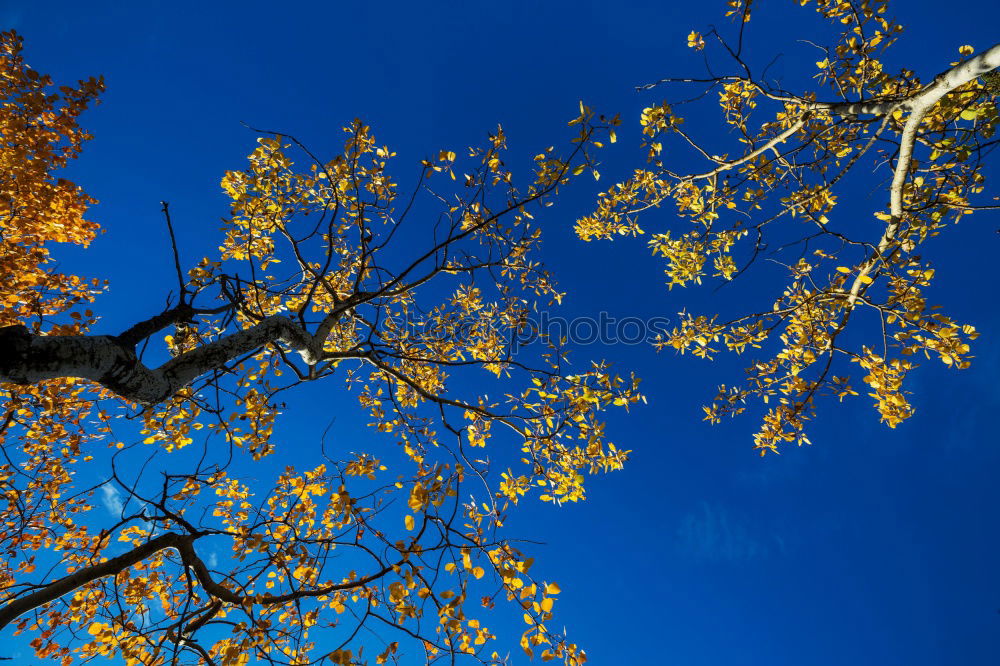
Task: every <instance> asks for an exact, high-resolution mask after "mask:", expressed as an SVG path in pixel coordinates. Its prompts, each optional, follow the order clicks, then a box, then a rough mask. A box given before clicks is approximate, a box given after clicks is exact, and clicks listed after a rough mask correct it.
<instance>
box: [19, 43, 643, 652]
mask: <svg viewBox="0 0 1000 666" xmlns="http://www.w3.org/2000/svg"><path fill="white" fill-rule="evenodd" d="M3 39H4V42H3V44H4V49H5V50H4V52H3V61H2V66H3V68H4V69H3V71H4V78H3V86H4V88H3V104H4V106H3V117H2V123H3V125H2V126H3V133H4V144H3V150H4V153H3V157H2V160H3V163H4V165H5V168H7V169H8V170H9V172H10V174H11V176H10V178H8V179H7V180H5V181H4V182H3V187H4V188H5V189H4V190H3V195H2V196H3V198H2V206H3V212H4V239H3V243H4V244H3V260H2V261H3V267H4V271H5V272H9V273H11V274H14V275H16V281H14V282H7V283H5V284H4V286H3V293H2V301H3V306H2V307H3V310H2V312H3V323H4V324H6V326H5V327H4V328H2V329H0V344H3V345H4V351H5V357H4V358H3V359H2V360H0V376H2V377H3V378H4V379H5V380H6V383H4V384H2V389H0V391H2V396H3V401H4V402H3V416H2V431H0V435H2V438H3V439H2V442H0V444H2V446H3V450H4V453H5V456H6V457H5V459H4V461H3V462H0V483H2V488H3V493H4V502H5V503H4V505H3V506H2V507H0V511H2V522H0V544H2V548H3V554H4V556H3V559H2V561H0V581H2V588H3V591H2V593H0V628H7V630H13V631H14V632H15V633H18V634H20V633H24V632H28V633H29V634H30V635H31V636H32V637H33V638H32V641H31V644H32V646H33V647H34V649H35V653H36V654H37V655H38V656H40V657H51V658H54V659H58V660H61V661H62V662H63V663H64V664H69V663H72V662H73V661H74V659H75V658H83V659H86V658H94V657H97V658H103V659H107V658H112V657H114V658H116V659H121V660H122V661H123V662H124V663H126V664H144V665H150V666H154V665H160V664H219V665H222V666H232V665H237V664H247V663H292V664H308V663H332V664H354V663H369V662H371V663H387V662H392V663H414V660H421V661H426V662H427V663H432V662H436V661H439V660H442V661H447V662H449V663H450V662H451V660H453V659H454V658H456V657H463V658H469V659H472V660H474V661H480V662H483V663H493V662H497V661H498V660H500V659H502V657H501V656H500V652H499V651H498V650H499V648H497V647H496V646H495V645H494V642H495V641H494V640H493V639H494V635H493V632H491V630H490V629H489V626H488V624H487V618H488V617H489V610H490V609H492V608H493V607H494V606H497V605H500V606H506V607H508V608H512V609H514V610H515V612H516V617H518V618H522V617H523V621H524V630H523V635H522V636H521V639H520V643H521V647H522V648H523V650H524V651H525V652H526V653H528V654H538V655H539V656H541V657H542V658H543V659H546V660H548V659H553V658H558V659H561V660H563V661H564V662H565V663H569V664H579V663H582V662H583V661H584V660H585V656H584V653H583V651H582V650H581V649H580V648H579V647H578V646H577V645H576V644H575V643H574V642H572V640H570V639H569V638H567V637H566V636H564V635H563V634H561V633H557V632H556V630H555V625H554V624H553V623H552V621H551V620H552V617H553V615H552V614H553V606H554V603H555V601H556V599H557V595H558V594H559V591H560V588H559V586H558V585H557V584H556V583H554V582H552V581H546V580H539V579H536V578H535V577H534V575H533V573H532V569H531V567H532V562H533V560H532V558H531V557H530V556H528V555H527V554H525V553H523V552H522V551H521V550H520V549H519V548H518V547H515V545H514V544H513V542H511V541H510V539H509V537H507V536H506V535H505V534H504V531H503V524H504V521H505V520H506V517H507V514H508V512H509V511H510V510H511V509H513V508H514V507H515V506H516V505H517V504H519V503H521V502H523V501H525V500H526V499H530V500H531V501H538V500H541V501H547V502H553V503H557V504H558V503H562V502H568V501H572V502H575V501H578V500H581V499H583V498H584V496H585V495H584V481H585V477H586V476H587V475H589V474H593V473H596V472H601V471H610V470H617V469H620V468H621V467H622V465H623V463H624V462H625V460H626V459H627V454H628V452H627V451H624V450H621V449H619V448H617V447H615V445H614V444H612V443H611V442H610V441H607V439H606V438H605V436H604V425H603V423H602V420H601V415H600V413H601V411H602V410H604V409H605V408H606V407H623V406H627V405H629V404H630V403H632V402H635V401H636V400H637V399H639V397H640V396H639V394H638V393H637V392H636V390H635V389H636V382H635V380H633V379H623V378H621V377H618V376H616V375H614V374H613V373H612V372H611V371H610V369H608V368H607V367H605V366H604V365H603V364H601V363H596V362H595V363H590V364H586V365H583V366H580V365H576V366H572V367H571V366H569V365H568V364H567V362H566V359H565V358H564V351H563V350H562V349H561V348H560V346H559V345H560V343H559V341H554V340H553V341H549V344H548V345H545V344H542V345H539V346H537V348H536V350H535V352H534V353H533V354H529V353H520V354H518V355H517V357H516V358H515V356H514V350H513V348H512V346H511V341H512V336H515V335H516V334H517V333H518V332H519V331H520V329H521V327H522V326H523V323H524V320H525V316H526V313H527V312H528V311H529V310H530V309H531V308H533V307H537V305H538V304H542V305H544V306H549V305H554V304H555V303H557V302H558V301H559V300H560V299H561V297H562V294H561V293H560V292H559V291H557V289H556V286H555V283H554V281H553V280H552V278H551V276H550V275H549V274H548V273H547V272H546V271H545V270H544V267H543V266H542V265H541V263H540V262H539V261H538V260H537V258H535V255H536V254H537V247H538V244H539V241H540V231H539V228H538V226H537V225H536V224H535V223H534V221H533V217H534V215H535V214H537V213H539V212H540V211H542V210H544V205H548V204H549V203H550V202H551V199H552V197H553V195H554V194H555V193H556V192H557V191H558V189H559V188H560V187H562V186H564V185H565V184H566V182H567V181H568V180H569V179H570V178H571V177H572V176H574V175H578V174H580V173H583V172H584V171H585V170H586V169H587V168H588V167H591V166H592V165H593V156H592V153H593V151H594V150H595V148H597V147H599V146H600V141H599V140H598V137H599V136H601V135H602V134H606V133H607V132H608V130H610V128H611V127H612V126H613V124H615V123H616V122H617V121H614V120H605V119H603V118H598V117H595V116H594V114H593V113H592V112H591V111H590V110H589V109H587V108H586V107H584V106H583V105H581V106H580V115H579V116H578V117H577V118H575V119H574V120H573V121H571V123H570V125H571V131H572V132H574V133H575V136H573V138H571V140H570V141H568V142H567V147H566V149H565V153H564V154H562V155H560V153H559V152H558V151H557V150H556V149H555V148H547V149H545V150H543V151H541V152H540V153H538V155H537V156H536V157H535V159H534V165H535V167H534V174H533V177H532V178H531V179H530V181H529V182H528V183H527V184H526V185H524V186H521V185H519V184H518V180H517V179H516V178H515V175H514V174H513V173H512V172H511V171H510V170H509V169H508V168H507V166H506V164H505V150H506V138H505V135H504V133H503V130H502V129H501V128H497V129H496V130H495V131H494V132H493V133H491V134H490V135H489V137H488V139H487V141H486V143H485V144H484V145H482V146H477V147H472V148H470V149H469V150H467V151H465V152H464V153H463V155H462V156H461V157H459V155H458V154H457V153H456V152H454V151H451V150H443V151H440V152H439V153H437V154H436V155H435V156H434V159H429V160H425V161H424V162H423V163H422V164H419V165H417V167H416V169H415V173H416V176H417V178H416V180H417V183H416V185H415V186H414V187H413V189H412V190H411V191H410V192H409V193H408V194H406V195H405V196H400V195H399V194H398V188H399V186H398V185H397V183H396V181H395V179H394V176H393V174H392V171H391V169H390V165H391V162H392V159H393V157H394V153H393V152H392V150H391V149H390V148H388V147H386V146H382V145H379V144H378V143H377V141H376V139H375V136H374V134H373V132H372V130H371V128H369V127H368V126H367V125H365V124H364V123H363V122H361V121H355V122H353V123H351V124H349V125H348V126H347V127H345V128H343V134H344V143H343V152H342V153H341V154H339V155H337V156H335V157H333V159H330V160H325V161H323V160H320V159H318V158H317V157H315V156H314V155H313V154H312V153H311V152H310V151H309V150H308V149H307V148H306V147H305V146H303V145H302V144H300V143H299V142H298V141H297V140H296V139H294V138H293V137H289V136H284V135H273V134H271V135H265V136H261V137H260V139H259V141H258V143H257V146H256V148H255V149H254V151H253V152H252V154H251V155H250V156H249V160H248V164H247V167H246V168H245V169H243V170H239V171H231V172H229V173H226V174H225V175H224V177H223V179H222V189H223V191H224V193H225V195H226V196H227V197H228V198H229V200H230V204H231V214H230V216H229V217H228V218H227V219H226V221H225V228H224V229H223V235H222V238H221V248H220V250H221V251H220V254H219V255H218V256H216V257H206V258H204V259H202V260H200V261H198V262H196V264H195V265H194V266H192V267H190V268H185V267H183V266H182V260H181V258H180V257H181V254H182V253H181V251H180V250H181V249H182V248H178V247H177V246H176V245H175V246H174V248H173V251H174V258H175V259H176V263H175V265H176V269H177V271H176V272H177V275H176V278H177V288H176V291H175V292H174V295H173V300H172V301H171V302H170V303H169V304H168V306H167V307H166V308H165V309H164V310H163V311H162V312H159V313H156V314H152V316H148V315H149V314H150V313H143V314H144V315H147V318H145V319H138V320H137V321H136V323H135V324H134V325H132V326H130V327H129V328H128V329H127V330H125V331H122V332H120V333H117V334H113V333H114V332H101V333H104V334H102V335H98V334H94V333H92V332H91V331H90V330H89V327H90V326H91V325H93V323H94V316H93V315H92V314H91V313H90V312H89V311H87V310H85V311H83V312H82V313H81V312H80V311H79V307H77V306H79V305H80V304H82V303H85V302H86V301H88V300H89V299H91V297H92V296H93V295H94V293H95V291H96V290H97V289H98V287H99V285H98V284H97V283H93V282H85V281H83V280H81V279H79V278H76V277H72V276H64V275H60V274H58V273H55V272H53V271H52V270H50V269H49V265H50V260H49V255H48V252H49V250H50V248H49V244H50V243H51V242H53V241H73V242H77V243H82V244H86V243H87V242H88V241H89V240H90V239H92V238H93V236H94V234H95V233H96V231H97V227H96V225H94V224H93V223H90V222H85V221H84V220H83V218H82V217H81V216H82V215H83V214H84V210H85V208H86V206H87V204H88V203H90V200H89V199H88V198H87V197H86V195H84V194H83V193H82V192H81V191H80V189H79V188H78V187H76V186H75V185H72V184H71V183H68V182H66V181H63V180H59V179H58V178H57V176H56V175H55V174H56V172H57V170H58V168H59V167H61V166H63V165H64V164H65V163H66V161H67V160H68V159H70V158H72V157H75V156H76V155H77V154H78V153H79V151H80V147H81V143H82V141H83V140H84V139H85V138H87V137H86V134H85V133H84V132H83V131H82V130H81V129H80V128H79V127H78V126H77V125H76V117H77V116H78V115H79V113H80V112H81V111H83V109H84V107H85V106H86V105H87V103H88V102H90V101H92V100H93V99H94V97H95V95H96V94H97V93H98V92H99V90H100V83H99V82H98V81H88V82H84V83H82V84H80V87H79V88H78V89H74V88H60V89H59V92H58V93H56V92H53V89H52V84H51V82H50V81H49V79H48V78H46V77H42V76H39V75H37V74H36V73H35V72H34V71H32V70H31V69H29V68H28V67H27V66H26V65H25V64H24V63H23V62H22V61H21V59H20V55H19V48H20V40H19V38H18V37H17V36H16V35H14V34H13V33H7V34H5V35H4V38H3ZM448 190H450V193H449V194H442V192H446V191H448ZM428 208H429V209H432V211H433V212H432V214H431V216H430V219H432V220H436V221H437V222H436V225H435V226H434V228H433V229H428V228H427V227H426V226H424V225H425V223H424V222H422V221H421V219H422V218H424V216H426V215H427V210H428ZM163 214H164V224H165V225H167V226H168V228H169V230H170V232H171V234H173V222H172V220H171V218H170V209H169V206H168V205H167V204H164V205H163ZM412 227H416V228H415V229H413V230H412V231H411V228H412ZM157 364H158V365H157ZM316 382H325V383H326V384H332V383H337V384H338V385H339V386H340V387H341V388H340V389H339V391H340V392H339V393H338V392H336V391H334V390H333V389H332V388H331V389H328V391H330V393H328V394H327V395H328V397H327V400H338V401H341V402H342V403H343V402H346V401H350V403H353V404H354V405H356V406H357V407H358V408H360V409H361V410H362V411H363V412H365V413H367V414H368V420H369V422H370V425H371V427H372V435H371V437H370V438H366V439H365V441H363V442H362V441H359V442H353V443H351V444H350V445H349V446H344V445H343V444H338V445H337V446H331V445H328V444H327V442H326V441H325V440H324V437H323V427H324V426H325V425H327V423H326V421H325V420H324V415H322V414H320V415H318V416H317V422H316V424H315V425H316V430H315V440H314V441H306V442H301V441H299V442H289V441H281V440H282V439H283V435H282V434H281V432H282V430H281V423H280V422H281V418H280V415H279V412H280V411H281V410H282V403H283V402H284V401H285V400H290V399H294V398H292V397H291V396H293V394H294V392H295V391H296V390H301V387H302V386H303V385H309V384H313V383H316ZM456 383H457V385H458V387H459V388H457V389H453V388H452V386H453V384H456ZM469 386H476V387H477V388H476V389H470V388H469ZM487 391H488V392H487ZM350 403H348V404H350ZM285 437H286V436H285ZM392 443H395V444H396V447H392ZM488 452H492V454H491V453H488ZM277 456H280V457H281V458H282V459H284V460H295V461H296V464H295V465H287V466H285V465H277V466H276V465H274V464H273V462H271V461H273V460H274V458H275V457H277ZM95 500H103V501H104V503H105V504H106V505H107V506H110V507H112V508H114V510H115V514H116V515H115V516H114V518H113V519H112V520H107V519H105V518H104V517H103V516H104V515H105V513H104V512H103V511H101V510H95ZM362 629H364V632H363V633H359V632H361V630H362ZM373 635H374V636H376V638H374V639H372V636H373ZM373 646H375V647H373ZM503 652H504V653H506V652H507V649H506V648H503Z"/></svg>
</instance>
